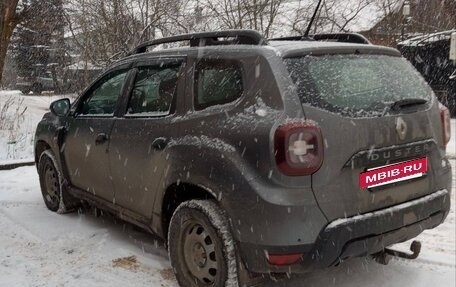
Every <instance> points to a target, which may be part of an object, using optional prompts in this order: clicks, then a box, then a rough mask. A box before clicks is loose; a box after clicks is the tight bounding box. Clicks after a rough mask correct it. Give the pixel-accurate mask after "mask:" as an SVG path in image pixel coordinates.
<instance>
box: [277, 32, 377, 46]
mask: <svg viewBox="0 0 456 287" xmlns="http://www.w3.org/2000/svg"><path fill="white" fill-rule="evenodd" d="M270 40H274V41H335V42H342V43H357V44H370V42H369V40H368V39H367V38H366V37H364V36H363V35H361V34H358V33H325V34H315V35H310V36H309V37H304V36H291V37H283V38H275V39H270Z"/></svg>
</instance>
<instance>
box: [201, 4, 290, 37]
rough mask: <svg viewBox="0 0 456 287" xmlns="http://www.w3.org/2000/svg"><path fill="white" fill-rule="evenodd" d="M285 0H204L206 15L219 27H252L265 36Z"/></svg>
mask: <svg viewBox="0 0 456 287" xmlns="http://www.w3.org/2000/svg"><path fill="white" fill-rule="evenodd" d="M284 3H285V0H216V1H212V0H204V1H201V5H202V6H203V8H204V10H205V11H206V13H207V15H206V17H207V18H209V21H211V20H212V21H213V22H214V26H218V28H220V29H254V30H257V31H260V32H262V33H263V34H264V35H265V36H266V37H269V36H271V35H272V28H273V25H274V23H275V21H276V19H277V17H278V16H279V15H280V13H281V8H282V6H283V4H284Z"/></svg>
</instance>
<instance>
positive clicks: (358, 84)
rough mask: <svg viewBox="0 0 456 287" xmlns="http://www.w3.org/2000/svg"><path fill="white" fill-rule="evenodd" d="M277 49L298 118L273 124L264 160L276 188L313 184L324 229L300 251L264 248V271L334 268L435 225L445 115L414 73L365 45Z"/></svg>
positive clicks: (441, 202) (446, 167)
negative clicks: (270, 162)
mask: <svg viewBox="0 0 456 287" xmlns="http://www.w3.org/2000/svg"><path fill="white" fill-rule="evenodd" d="M284 46H285V45H284V44H280V47H282V48H281V49H278V50H279V51H280V53H278V54H279V55H280V56H281V58H282V60H283V63H284V64H285V66H286V69H287V72H288V74H289V78H290V81H289V82H288V83H287V82H286V81H284V82H282V85H289V86H283V87H282V89H281V90H282V91H288V92H286V93H284V95H283V96H282V97H283V101H284V102H285V105H284V106H285V107H286V106H287V104H286V102H287V101H289V102H290V101H292V102H293V101H294V99H292V98H293V97H298V98H299V102H300V105H301V107H302V111H303V114H304V117H302V118H301V117H296V116H294V115H293V114H289V115H288V116H287V117H286V118H283V119H281V120H280V122H279V123H278V124H277V127H276V129H275V131H274V136H273V143H272V145H273V151H274V152H273V154H272V157H273V158H274V161H275V165H276V168H277V170H278V172H279V173H280V174H282V177H279V179H280V180H282V186H283V187H284V188H288V189H295V188H299V186H300V184H302V183H304V182H306V180H305V179H306V178H309V177H310V178H311V188H312V192H313V194H314V196H315V200H316V203H317V204H318V207H319V209H320V210H321V212H322V213H323V215H324V216H325V218H326V219H327V222H328V223H327V224H326V225H325V226H321V227H320V228H321V231H320V233H319V235H318V236H317V238H316V240H315V242H302V244H303V245H302V246H304V245H306V248H304V247H303V248H302V249H300V248H299V247H298V246H297V245H295V243H292V244H291V245H292V246H290V248H286V247H282V248H281V249H280V252H276V253H275V254H272V255H271V251H268V250H264V252H265V253H266V254H268V260H267V264H268V267H267V268H268V269H269V270H270V271H277V272H283V271H292V272H302V271H305V270H309V269H313V268H318V267H328V266H332V265H335V264H337V263H339V262H340V261H341V260H344V259H347V258H351V257H358V256H365V255H369V254H374V253H377V252H381V251H382V250H383V249H384V248H385V247H387V246H389V245H391V244H394V243H398V242H403V241H406V240H409V239H411V238H414V237H416V236H417V235H419V234H420V233H421V232H422V231H423V230H425V229H430V228H434V227H436V226H437V225H439V224H440V223H442V222H443V220H444V219H445V217H446V216H447V214H448V212H449V208H450V191H451V166H450V164H449V161H448V160H447V158H446V156H445V149H446V144H447V143H448V141H449V137H450V131H449V130H450V129H449V113H448V110H447V109H446V108H445V107H444V106H442V105H441V104H440V103H439V102H438V101H437V99H436V98H435V95H434V94H433V92H432V90H431V89H430V88H429V86H428V85H427V84H426V82H425V81H424V80H423V79H422V77H421V76H420V75H419V74H418V72H417V71H416V70H414V69H413V67H412V66H411V65H410V64H409V63H408V62H407V61H406V60H405V59H403V58H401V56H400V54H399V52H397V51H396V50H393V49H388V48H383V47H377V46H373V45H352V44H339V43H334V44H325V43H318V44H314V45H313V46H312V45H299V44H290V46H291V48H283V47H284ZM280 47H279V48H280ZM278 82H279V85H280V81H278ZM286 112H287V111H286ZM293 216H296V215H293V214H290V215H289V216H288V217H289V218H292V217H293ZM284 220H285V219H284ZM290 220H291V219H290ZM306 220H307V219H306ZM306 220H303V222H307V224H308V221H306ZM320 222H321V221H320ZM300 228H302V229H306V228H309V227H307V226H304V225H303V226H296V229H300ZM311 228H312V229H314V228H315V226H312V227H311ZM283 236H286V234H284V235H283ZM290 243H291V241H290ZM309 246H311V247H310V248H309ZM275 250H277V249H275ZM257 267H258V266H257ZM263 271H264V270H263Z"/></svg>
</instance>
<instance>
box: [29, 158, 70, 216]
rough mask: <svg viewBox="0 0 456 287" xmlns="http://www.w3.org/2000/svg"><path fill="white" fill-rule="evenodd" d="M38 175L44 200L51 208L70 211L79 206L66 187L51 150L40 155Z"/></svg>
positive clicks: (64, 211)
mask: <svg viewBox="0 0 456 287" xmlns="http://www.w3.org/2000/svg"><path fill="white" fill-rule="evenodd" d="M38 175H39V179H40V187H41V193H42V195H43V200H44V203H45V204H46V207H47V208H48V209H49V210H51V211H54V212H57V213H68V212H71V211H73V210H75V208H76V207H78V201H77V200H76V199H75V198H74V197H72V196H71V195H70V194H69V193H68V192H67V191H66V189H65V187H64V184H63V176H62V173H61V171H60V169H59V167H58V165H57V160H56V159H55V157H54V155H53V154H52V152H51V151H50V150H45V151H44V152H43V153H41V155H40V158H39V161H38Z"/></svg>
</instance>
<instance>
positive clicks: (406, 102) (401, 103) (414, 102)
mask: <svg viewBox="0 0 456 287" xmlns="http://www.w3.org/2000/svg"><path fill="white" fill-rule="evenodd" d="M427 102H428V101H427V100H425V99H418V98H411V99H401V100H398V101H395V102H394V103H393V104H391V106H390V109H391V110H393V111H399V110H401V109H403V108H409V107H412V106H420V105H424V104H426V103H427Z"/></svg>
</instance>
